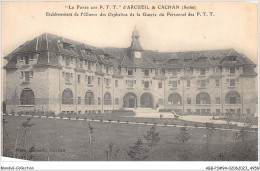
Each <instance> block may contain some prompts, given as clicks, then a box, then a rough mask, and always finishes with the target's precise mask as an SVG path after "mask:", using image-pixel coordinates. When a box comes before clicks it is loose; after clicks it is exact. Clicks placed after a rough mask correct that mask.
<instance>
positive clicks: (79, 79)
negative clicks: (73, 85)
mask: <svg viewBox="0 0 260 171" xmlns="http://www.w3.org/2000/svg"><path fill="white" fill-rule="evenodd" d="M80 82H81V77H80V75H78V83H79V84H80Z"/></svg>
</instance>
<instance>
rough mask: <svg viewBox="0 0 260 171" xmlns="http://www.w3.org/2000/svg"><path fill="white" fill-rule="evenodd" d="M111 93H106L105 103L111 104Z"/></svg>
mask: <svg viewBox="0 0 260 171" xmlns="http://www.w3.org/2000/svg"><path fill="white" fill-rule="evenodd" d="M111 104H112V102H111V94H110V93H108V92H107V93H105V95H104V105H111Z"/></svg>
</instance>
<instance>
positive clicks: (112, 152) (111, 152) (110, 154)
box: [105, 143, 120, 160]
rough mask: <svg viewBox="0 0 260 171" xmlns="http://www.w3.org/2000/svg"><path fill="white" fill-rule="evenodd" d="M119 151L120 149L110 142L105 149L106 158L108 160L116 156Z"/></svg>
mask: <svg viewBox="0 0 260 171" xmlns="http://www.w3.org/2000/svg"><path fill="white" fill-rule="evenodd" d="M119 151H120V149H119V148H118V147H116V145H115V144H113V143H110V144H109V146H108V149H107V150H106V151H105V153H106V156H107V160H110V159H112V158H116V157H117V155H118V153H119Z"/></svg>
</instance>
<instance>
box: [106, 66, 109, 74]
mask: <svg viewBox="0 0 260 171" xmlns="http://www.w3.org/2000/svg"><path fill="white" fill-rule="evenodd" d="M106 73H107V74H108V73H109V67H108V66H107V67H106Z"/></svg>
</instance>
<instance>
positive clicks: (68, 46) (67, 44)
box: [63, 42, 74, 50]
mask: <svg viewBox="0 0 260 171" xmlns="http://www.w3.org/2000/svg"><path fill="white" fill-rule="evenodd" d="M73 48H74V46H72V44H70V43H66V42H63V49H66V50H71V49H73Z"/></svg>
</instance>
